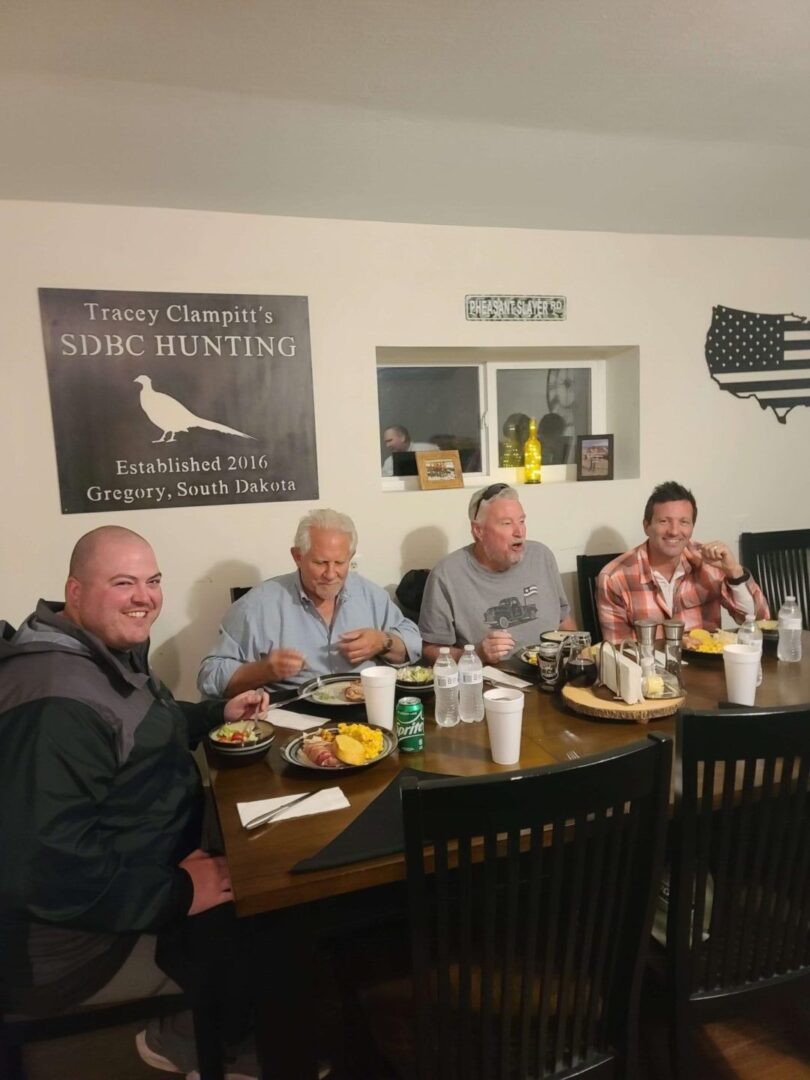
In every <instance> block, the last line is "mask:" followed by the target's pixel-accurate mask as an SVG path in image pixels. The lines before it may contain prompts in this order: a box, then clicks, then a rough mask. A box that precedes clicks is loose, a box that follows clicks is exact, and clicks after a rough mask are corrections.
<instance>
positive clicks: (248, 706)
mask: <svg viewBox="0 0 810 1080" xmlns="http://www.w3.org/2000/svg"><path fill="white" fill-rule="evenodd" d="M269 704H270V698H269V697H268V695H267V694H266V693H265V691H264V690H245V692H244V693H243V694H237V696H236V697H234V698H231V700H230V701H229V702H228V703H227V704H226V706H225V720H226V721H227V723H229V724H233V723H235V722H236V721H237V720H261V719H264V717H265V716H266V715H267V706H268V705H269Z"/></svg>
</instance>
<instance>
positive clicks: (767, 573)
mask: <svg viewBox="0 0 810 1080" xmlns="http://www.w3.org/2000/svg"><path fill="white" fill-rule="evenodd" d="M740 559H741V561H742V563H743V565H744V566H746V567H747V568H748V569H749V570H750V571H751V573H752V574H753V575H754V579H755V581H756V582H757V584H758V585H759V586H760V588H761V589H762V591H763V592H764V593H765V598H766V599H767V601H768V606H769V607H770V609H771V615H772V616H773V618H776V613H777V612H778V610H779V608H780V607H781V605H782V601H783V600H784V599H785V597H786V596H795V597H796V599H797V600H798V601H799V606H800V608H801V612H802V622H803V624H804V629H805V630H810V529H784V530H781V531H776V532H760V533H751V532H745V533H741V534H740Z"/></svg>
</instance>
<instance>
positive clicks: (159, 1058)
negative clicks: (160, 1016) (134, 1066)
mask: <svg viewBox="0 0 810 1080" xmlns="http://www.w3.org/2000/svg"><path fill="white" fill-rule="evenodd" d="M135 1047H136V1049H137V1051H138V1054H139V1055H140V1057H141V1060H142V1061H145V1062H146V1064H147V1065H151V1066H152V1068H153V1069H162V1070H163V1072H170V1073H177V1074H178V1075H185V1077H186V1080H200V1074H199V1072H198V1071H197V1070H196V1069H192V1071H191V1072H189V1073H185V1074H183V1070H182V1069H179V1068H178V1067H177V1066H176V1065H175V1063H174V1062H173V1061H170V1060H169V1058H167V1057H164V1056H163V1054H159V1053H158V1052H157V1051H156V1050H153V1049H152V1048H151V1046H150V1045H149V1043H148V1042H147V1041H146V1032H145V1031H139V1032H138V1034H137V1035H136V1036H135ZM324 1075H328V1074H324ZM225 1080H258V1071H256V1072H252V1073H246V1072H230V1071H228V1072H226V1073H225Z"/></svg>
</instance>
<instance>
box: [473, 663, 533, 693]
mask: <svg viewBox="0 0 810 1080" xmlns="http://www.w3.org/2000/svg"><path fill="white" fill-rule="evenodd" d="M482 674H483V676H484V678H485V679H491V680H492V682H495V683H500V685H501V686H513V687H514V688H515V689H516V690H525V689H526V687H527V686H531V685H532V684H531V683H530V682H527V681H526V679H519V678H518V677H517V676H516V675H509V674H507V672H505V671H499V670H498V668H495V667H485V668H484V670H483V672H482Z"/></svg>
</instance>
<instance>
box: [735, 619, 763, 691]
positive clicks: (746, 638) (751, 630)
mask: <svg viewBox="0 0 810 1080" xmlns="http://www.w3.org/2000/svg"><path fill="white" fill-rule="evenodd" d="M737 644H738V645H756V646H757V648H758V649H759V657H760V660H759V674H758V675H757V686H761V685H762V631H761V630H760V628H759V627H758V626H757V623H756V619H755V618H754V616H753V615H746V617H745V622H744V623H743V624H742V626H741V627H740V629H739V630H738V631H737Z"/></svg>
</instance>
